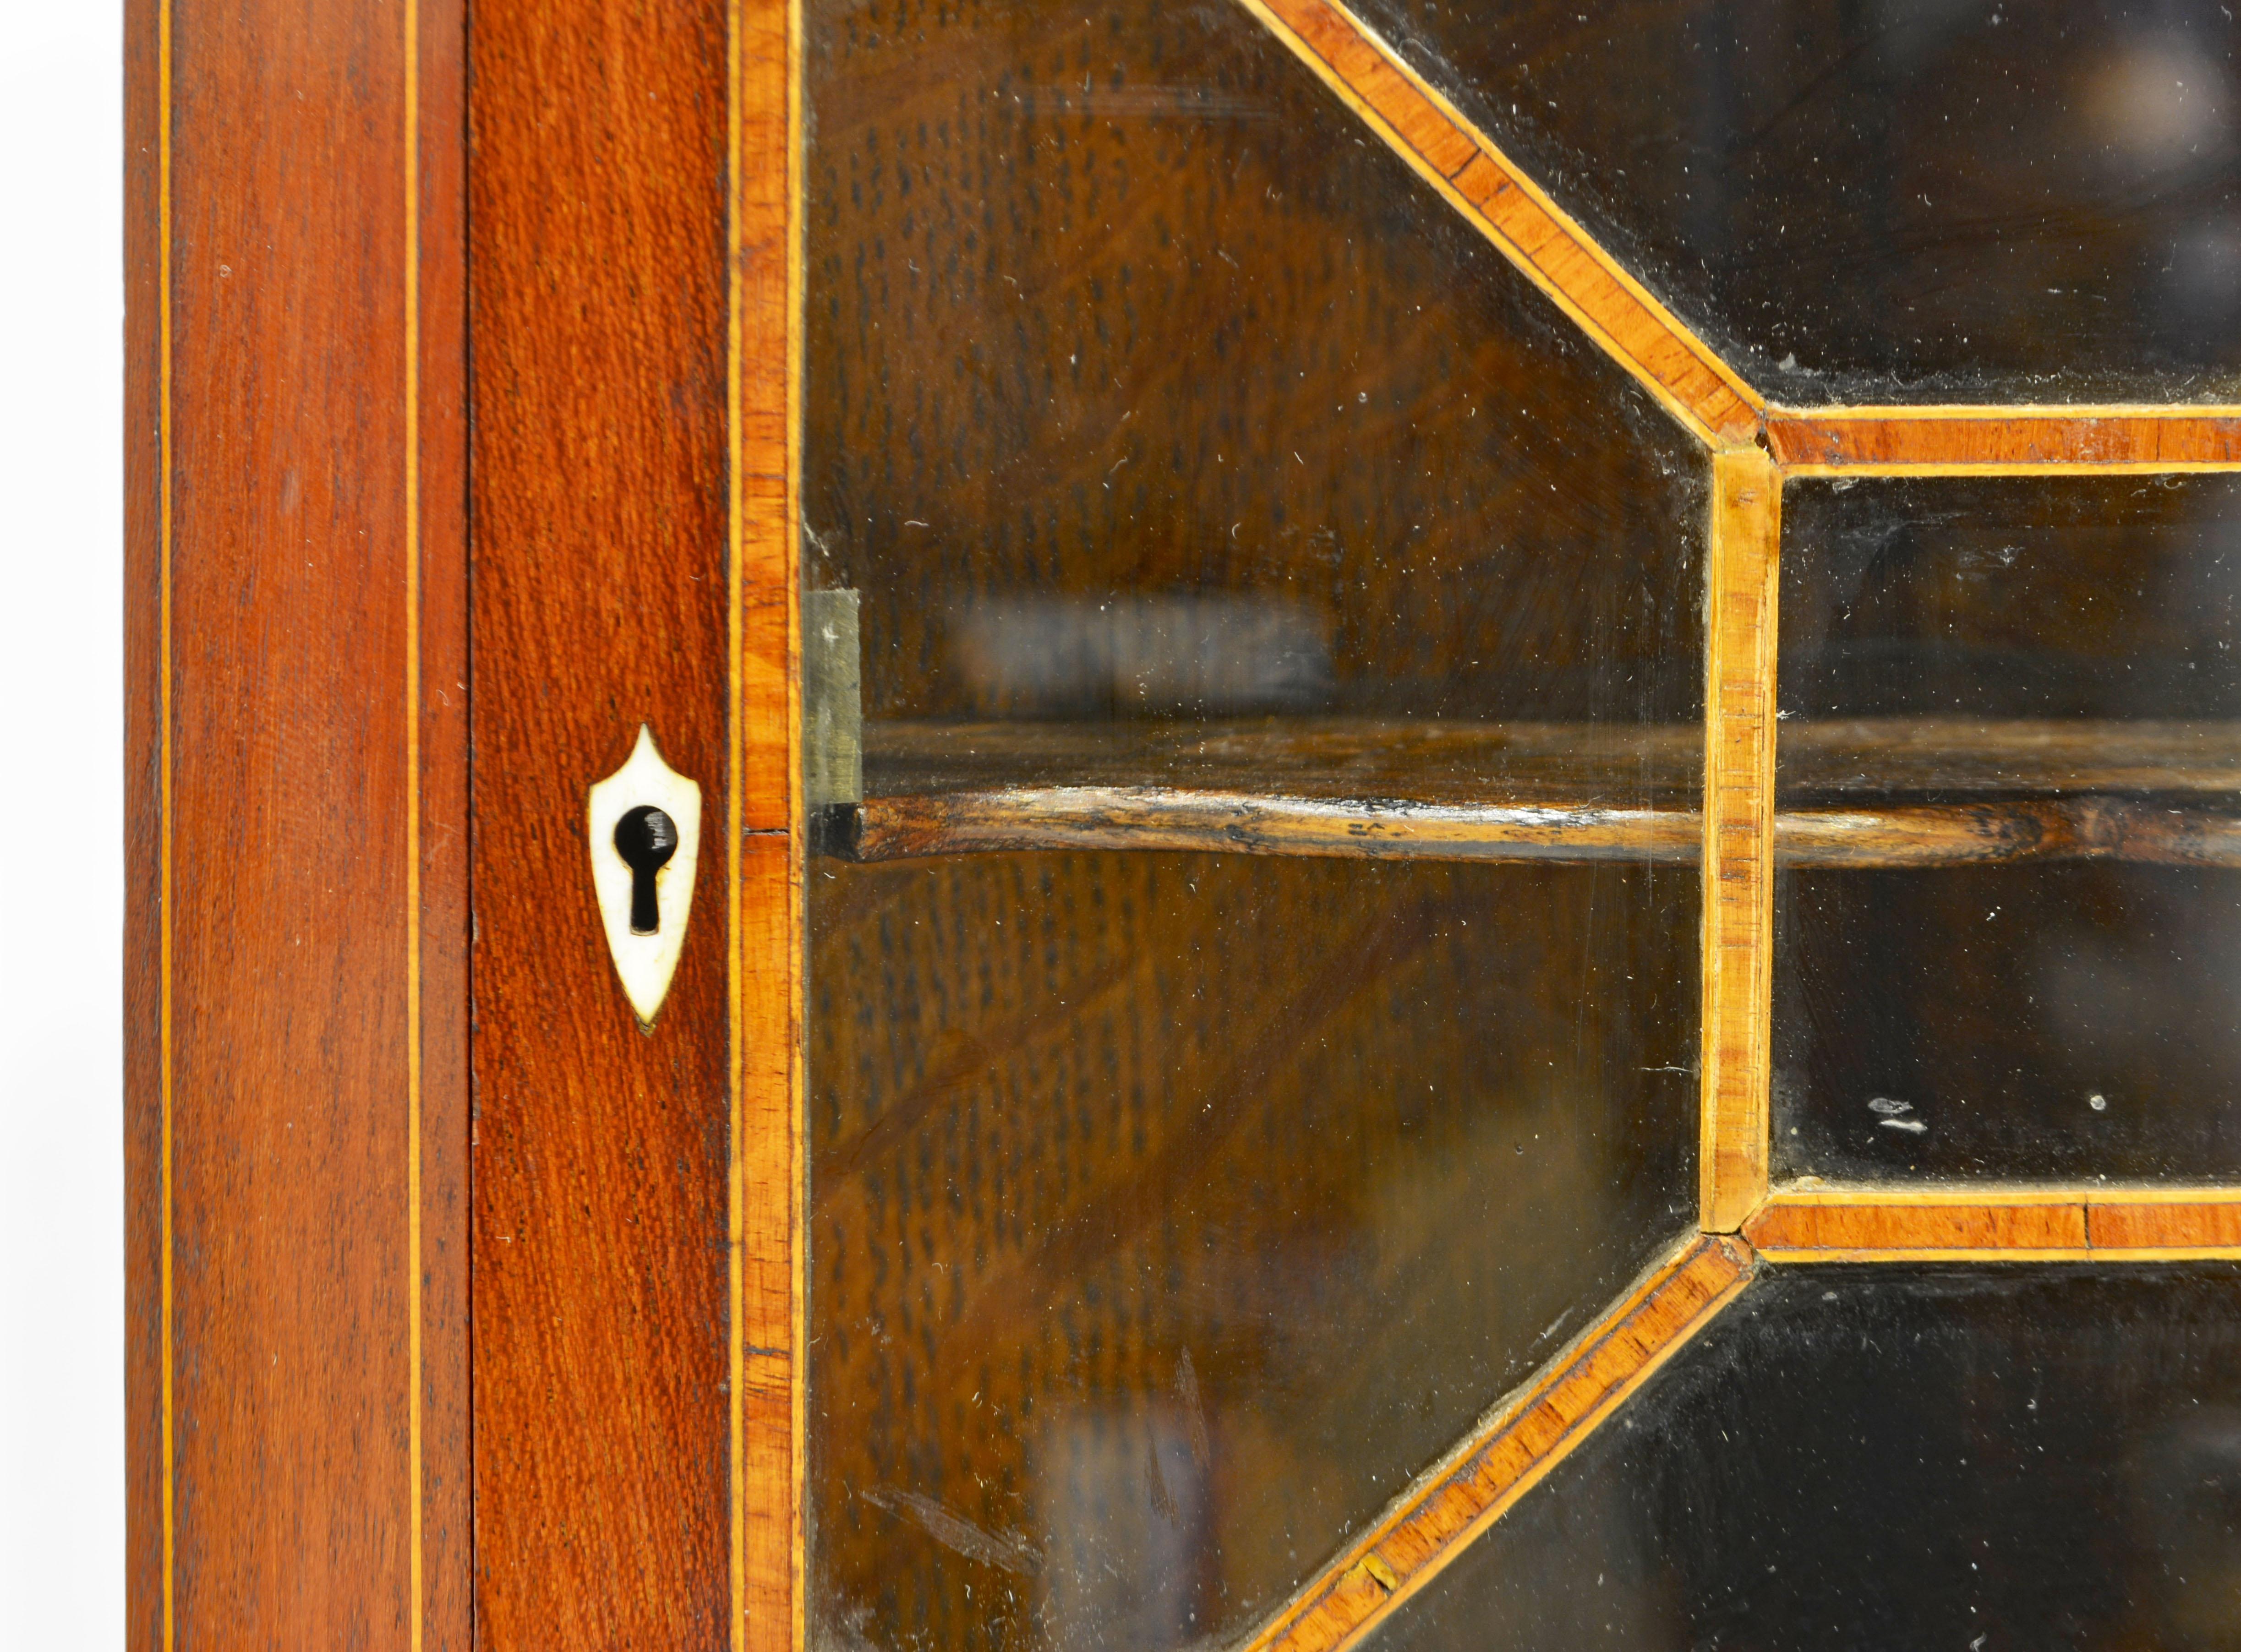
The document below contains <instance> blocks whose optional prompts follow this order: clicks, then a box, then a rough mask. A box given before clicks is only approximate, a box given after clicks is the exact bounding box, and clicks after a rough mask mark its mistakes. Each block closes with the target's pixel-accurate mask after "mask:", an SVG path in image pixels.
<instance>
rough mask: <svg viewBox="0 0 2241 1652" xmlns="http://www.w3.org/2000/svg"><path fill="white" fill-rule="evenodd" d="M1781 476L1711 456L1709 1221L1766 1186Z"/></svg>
mask: <svg viewBox="0 0 2241 1652" xmlns="http://www.w3.org/2000/svg"><path fill="white" fill-rule="evenodd" d="M1781 533H1782V487H1781V482H1780V479H1779V478H1778V477H1777V476H1776V473H1775V469H1774V466H1773V465H1772V464H1771V462H1769V460H1768V458H1767V457H1766V456H1765V455H1764V454H1763V453H1761V452H1760V451H1757V450H1756V448H1753V449H1748V450H1746V451H1743V452H1740V453H1721V454H1717V455H1716V456H1715V457H1714V458H1713V461H1712V565H1711V570H1710V575H1709V585H1710V591H1711V610H1712V612H1711V625H1710V632H1709V638H1708V639H1707V647H1706V651H1705V652H1706V657H1705V671H1704V676H1705V689H1704V699H1705V714H1706V728H1705V735H1704V744H1705V786H1704V799H1705V808H1704V872H1703V875H1704V953H1703V960H1704V961H1703V969H1704V1022H1703V1027H1704V1031H1703V1040H1704V1064H1703V1080H1702V1098H1703V1100H1702V1107H1703V1118H1702V1127H1701V1128H1702V1143H1703V1145H1702V1147H1701V1149H1700V1150H1699V1156H1698V1160H1697V1174H1698V1176H1699V1178H1700V1179H1701V1181H1702V1189H1703V1193H1702V1210H1703V1224H1704V1228H1705V1231H1706V1232H1708V1233H1732V1232H1734V1231H1735V1229H1736V1227H1738V1226H1740V1225H1741V1223H1742V1221H1743V1217H1744V1215H1745V1214H1748V1213H1749V1210H1750V1209H1751V1207H1753V1206H1755V1205H1756V1204H1757V1203H1758V1201H1759V1200H1760V1198H1761V1197H1762V1195H1763V1193H1764V1191H1765V1187H1766V1160H1767V1136H1766V1133H1767V1087H1768V1083H1769V1076H1768V1075H1769V1060H1770V1056H1769V1050H1770V1045H1769V1029H1768V1016H1769V986H1768V983H1769V967H1770V964H1771V954H1772V952H1773V930H1774V875H1773V874H1774V776H1775V769H1774V764H1775V707H1774V696H1775V676H1774V661H1775V654H1774V649H1775V618H1776V614H1775V610H1776V590H1777V585H1776V554H1777V546H1778V545H1779V542H1780V539H1781Z"/></svg>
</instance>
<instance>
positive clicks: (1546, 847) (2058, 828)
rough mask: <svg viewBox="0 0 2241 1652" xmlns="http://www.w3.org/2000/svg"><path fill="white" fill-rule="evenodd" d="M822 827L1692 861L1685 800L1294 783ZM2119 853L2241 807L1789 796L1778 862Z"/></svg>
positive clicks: (1695, 832) (1069, 790)
mask: <svg viewBox="0 0 2241 1652" xmlns="http://www.w3.org/2000/svg"><path fill="white" fill-rule="evenodd" d="M817 839H818V845H819V847H820V848H821V849H822V850H823V851H824V852H825V853H828V854H834V855H838V856H840V857H841V858H843V859H850V860H907V859H923V858H926V857H928V856H938V855H956V854H991V853H1013V852H1017V851H1020V850H1030V849H1133V850H1177V849H1180V850H1196V851H1200V852H1203V853H1231V854H1269V855H1314V856H1322V857H1335V858H1338V859H1354V860H1482V861H1512V862H1514V861H1522V860H1548V861H1562V862H1571V863H1578V862H1582V861H1591V860H1616V861H1629V860H1633V861H1668V862H1689V863H1693V862H1695V861H1696V860H1698V859H1701V858H1702V849H1703V817H1702V814H1701V813H1698V812H1697V811H1696V810H1693V809H1620V808H1610V807H1608V806H1602V805H1600V804H1595V803H1588V802H1571V803H1566V802H1559V801H1555V800H1553V799H1535V800H1531V801H1527V800H1522V799H1521V800H1518V801H1515V802H1488V803H1476V804H1442V803H1420V802H1416V801H1414V800H1412V799H1331V798H1300V797H1290V796H1285V795H1282V794H1266V793H1238V792H1197V791H1183V790H1180V789H1174V788H1168V787H1164V786H1014V787H1008V788H1005V789H1002V790H997V791H987V792H950V793H933V794H932V795H928V796H916V797H914V796H902V797H883V798H874V799H868V800H866V802H864V803H863V804H861V805H858V806H849V807H845V808H839V809H834V810H832V811H829V812H827V813H826V816H825V818H823V819H820V820H819V823H818V833H817ZM2067 860H2123V861H2131V862H2134V863H2137V864H2143V865H2149V866H2241V815H2237V814H2235V813H2231V812H2230V811H2225V810H2212V809H2204V808H2200V807H2181V806H2174V805H2173V804H2171V803H2170V802H2166V801H2145V802H2142V801H2128V800H2124V799H2111V798H2096V797H2084V798H2076V799H2052V800H2044V801H2029V800H2013V799H2001V800H1998V801H1987V802H1982V803H1966V804H1946V805H1939V804H1916V805H1900V806H1890V807H1883V808H1874V807H1867V806H1862V807H1859V808H1850V809H1793V810H1783V811H1781V812H1779V813H1776V815H1775V817H1774V864H1775V865H1776V866H1799V867H1846V866H1849V867H1870V866H1877V867H1889V866H2007V865H2013V864H2017V863H2019V862H2024V861H2067Z"/></svg>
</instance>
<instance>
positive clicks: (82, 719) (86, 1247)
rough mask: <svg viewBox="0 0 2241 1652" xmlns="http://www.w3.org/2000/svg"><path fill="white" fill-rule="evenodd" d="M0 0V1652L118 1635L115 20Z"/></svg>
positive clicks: (97, 1)
mask: <svg viewBox="0 0 2241 1652" xmlns="http://www.w3.org/2000/svg"><path fill="white" fill-rule="evenodd" d="M122 10H123V8H122V5H121V3H120V0H64V3H61V4H36V3H32V0H9V3H6V4H5V5H0V41H4V44H0V574H4V580H0V1647H5V1648H9V1649H17V1648H21V1649H23V1652H35V1649H36V1652H77V1649H79V1648H98V1649H100V1652H117V1649H119V1648H121V1647H123V1646H124V1107H123V1084H122V1067H123V1055H122V1049H123V1037H122V1028H121V1017H122V1013H123V1010H122V1002H123V993H122V985H121V983H122V975H123V961H122V960H123V946H122V934H121V928H122V925H123V922H124V687H123V675H124V578H123V567H122V559H123V539H124V505H123V490H124V462H123V458H122V450H123V444H124V406H123V398H124V274H123V269H124V266H123V256H124V254H123V231H122V218H123V211H124V181H123V177H124V133H123V126H124V93H123V86H124V24H123V21H122V18H121V16H120V13H121V11H122Z"/></svg>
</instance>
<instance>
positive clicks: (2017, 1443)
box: [1370, 1263, 2241, 1652]
mask: <svg viewBox="0 0 2241 1652" xmlns="http://www.w3.org/2000/svg"><path fill="white" fill-rule="evenodd" d="M2237 1599H2241V1273H2237V1270H2236V1269H2235V1268H2234V1267H2232V1266H2231V1264H2211V1263H2205V1264H2198V1265H2194V1266H2192V1267H2157V1268H2147V1267H2139V1268H2129V1267H2127V1268H2119V1267H2099V1268H2096V1269H2091V1270H2088V1269H2082V1268H2081V1269H2070V1268H2064V1267H2007V1268H1982V1269H1959V1268H1954V1269H1932V1268H1917V1267H1903V1268H1900V1267H1872V1268H1863V1267H1836V1268H1794V1269H1793V1268H1783V1269H1779V1270H1776V1271H1774V1272H1772V1273H1770V1274H1765V1275H1763V1276H1762V1277H1761V1279H1760V1280H1759V1281H1757V1282H1756V1284H1754V1285H1753V1286H1752V1287H1750V1288H1749V1291H1748V1292H1747V1293H1746V1294H1744V1296H1743V1299H1742V1300H1741V1301H1739V1302H1737V1303H1736V1305H1735V1306H1734V1307H1732V1308H1729V1310H1728V1311H1727V1312H1726V1313H1725V1314H1723V1316H1722V1317H1721V1318H1720V1319H1718V1320H1716V1321H1714V1323H1713V1324H1712V1326H1711V1327H1710V1328H1709V1329H1708V1330H1707V1331H1706V1332H1705V1333H1704V1334H1703V1335H1702V1338H1701V1339H1700V1340H1699V1341H1696V1342H1695V1343H1693V1344H1691V1345H1690V1346H1689V1348H1686V1349H1684V1350H1683V1351H1682V1353H1681V1354H1680V1355H1679V1356H1678V1357H1677V1358H1676V1361H1674V1363H1673V1364H1671V1365H1670V1366H1668V1367H1667V1368H1665V1370H1664V1371H1663V1372H1662V1373H1661V1374H1659V1375H1658V1376H1656V1377H1655V1378H1653V1379H1652V1381H1651V1382H1650V1384H1649V1387H1648V1388H1645V1389H1644V1390H1643V1391H1642V1394H1641V1395H1638V1396H1637V1397H1636V1399H1635V1400H1634V1401H1632V1402H1631V1404H1630V1406H1629V1409H1628V1410H1627V1411H1626V1412H1624V1413H1622V1415H1621V1417H1620V1419H1619V1420H1617V1421H1614V1422H1612V1423H1610V1424H1609V1425H1606V1426H1605V1427H1604V1428H1602V1430H1600V1431H1599V1432H1598V1433H1596V1434H1595V1435H1592V1436H1590V1437H1589V1440H1588V1441H1586V1443H1585V1444H1584V1445H1582V1447H1581V1448H1579V1449H1578V1450H1577V1451H1576V1452H1575V1454H1574V1455H1572V1456H1571V1457H1569V1459H1567V1460H1566V1461H1564V1462H1563V1463H1562V1464H1561V1465H1560V1466H1559V1467H1558V1468H1557V1469H1556V1470H1555V1473H1554V1474H1552V1475H1550V1476H1549V1480H1548V1481H1546V1482H1545V1483H1543V1484H1542V1486H1540V1487H1539V1488H1536V1489H1535V1490H1534V1491H1532V1492H1529V1493H1528V1494H1527V1495H1526V1496H1525V1497H1524V1499H1523V1500H1522V1501H1521V1502H1519V1503H1518V1504H1517V1505H1516V1506H1515V1508H1512V1509H1511V1510H1510V1511H1509V1513H1508V1514H1507V1515H1504V1516H1503V1517H1502V1520H1501V1521H1499V1522H1497V1523H1496V1524H1495V1526H1493V1527H1492V1528H1489V1529H1488V1531H1487V1532H1486V1533H1485V1534H1484V1535H1482V1537H1480V1539H1479V1540H1478V1541H1477V1542H1475V1543H1474V1544H1472V1545H1471V1546H1470V1547H1469V1548H1466V1549H1465V1550H1464V1551H1463V1552H1462V1555H1461V1556H1460V1557H1459V1558H1458V1559H1457V1560H1456V1561H1455V1563H1454V1564H1453V1565H1452V1566H1450V1567H1449V1568H1448V1569H1447V1570H1446V1571H1445V1572H1443V1573H1442V1574H1441V1575H1439V1576H1438V1577H1437V1578H1435V1580H1434V1581H1433V1582H1432V1583H1431V1584H1430V1585H1429V1586H1428V1588H1426V1589H1425V1590H1424V1592H1423V1593H1422V1595H1418V1596H1417V1597H1415V1599H1414V1600H1412V1601H1410V1602H1408V1603H1407V1604H1405V1605H1404V1606H1402V1607H1401V1609H1400V1610H1399V1611H1398V1612H1397V1613H1396V1614H1395V1616H1394V1618H1393V1619H1392V1620H1391V1621H1390V1622H1389V1624H1388V1627H1387V1628H1386V1629H1383V1630H1382V1631H1381V1632H1380V1633H1379V1634H1377V1635H1375V1636H1374V1637H1373V1639H1372V1641H1371V1642H1370V1644H1371V1645H1373V1646H1375V1647H1376V1648H1377V1649H1379V1652H1402V1649H1408V1652H1451V1649H1452V1652H1463V1649H1469V1652H1494V1649H1510V1648H1516V1649H1525V1648H1533V1649H1550V1652H1554V1649H1559V1648H1562V1649H1567V1652H1571V1649H1578V1648H1582V1647H1602V1646H1609V1647H1628V1648H1635V1649H1649V1652H1656V1649H1662V1648H1673V1649H1676V1652H1677V1649H1684V1648H1686V1649H1696V1648H1705V1647H1726V1646H1736V1647H1756V1648H1764V1649H1768V1652H1778V1649H1793V1648H1795V1649H1807V1648H1826V1647H1890V1648H1907V1649H1912V1648H1935V1647H1956V1648H1968V1647H1975V1648H1977V1649H1978V1652H1990V1649H1991V1648H1995V1647H2057V1646H2063V1647H2067V1646H2094V1647H2156V1648H2159V1649H2164V1652H2224V1649H2230V1648H2231V1647H2233V1646H2234V1645H2235V1644H2237V1623H2241V1619H2237V1617H2236V1615H2235V1611H2234V1602H2235V1601H2236V1600H2237Z"/></svg>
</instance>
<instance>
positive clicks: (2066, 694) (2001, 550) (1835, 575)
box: [1775, 476, 2241, 1180]
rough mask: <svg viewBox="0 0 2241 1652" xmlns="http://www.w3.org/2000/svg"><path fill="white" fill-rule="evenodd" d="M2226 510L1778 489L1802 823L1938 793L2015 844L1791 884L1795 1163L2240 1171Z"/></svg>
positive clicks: (1784, 979)
mask: <svg viewBox="0 0 2241 1652" xmlns="http://www.w3.org/2000/svg"><path fill="white" fill-rule="evenodd" d="M2237 506H2241V484H2237V482H2236V481H2235V480H2233V479H2232V478H2224V477H2212V476H2204V477H2183V478H2139V477H2125V478H2030V479H2010V480H1969V481H1958V480H1937V481H1927V480H1925V481H1903V482H1901V481H1883V482H1863V483H1859V484H1856V485H1850V486H1845V485H1835V484H1824V483H1810V482H1805V483H1794V484H1792V485H1790V487H1789V490H1788V492H1787V494H1786V497H1785V503H1784V512H1785V520H1784V541H1783V596H1782V602H1783V607H1782V617H1781V624H1782V666H1781V690H1780V698H1781V710H1782V715H1783V719H1784V720H1783V723H1782V725H1781V732H1780V735H1779V746H1780V764H1779V770H1778V776H1779V782H1780V789H1781V796H1782V806H1783V810H1784V812H1785V818H1786V819H1791V820H1796V819H1799V818H1801V817H1802V816H1803V814H1805V813H1810V812H1812V811H1816V810H1820V811H1831V810H1834V811H1848V812H1854V813H1857V812H1862V811H1878V812H1883V813H1885V815H1886V818H1887V819H1890V820H1893V821H1897V820H1901V819H1903V817H1904V816H1905V815H1906V814H1907V813H1908V812H1909V811H1910V810H1912V811H1923V810H1929V811H1935V810H1937V809H1940V808H1943V809H1947V810H1954V811H1960V812H1962V813H1963V814H1964V816H1965V818H1966V819H1968V820H1969V821H1970V822H1971V823H1972V824H1973V825H1974V826H1977V827H1980V828H1983V833H1982V840H1983V842H1990V841H1991V840H1992V839H1993V838H1994V837H1995V836H1997V843H1998V847H1997V850H1993V849H1989V848H1983V847H1982V846H1979V847H1978V848H1975V849H1972V850H1970V853H1982V854H1983V855H1984V856H1986V857H1987V858H1988V860H1989V862H1990V863H1978V864H1946V865H1927V866H1924V865H1915V866H1889V865H1885V866H1845V867H1831V866H1808V865H1800V866H1794V867H1792V868H1791V869H1790V870H1788V871H1786V872H1783V873H1781V874H1780V876H1779V877H1778V879H1777V883H1776V925H1777V951H1776V969H1775V1040H1776V1044H1775V1113H1776V1120H1775V1166H1776V1173H1777V1174H1782V1175H1793V1176H1794V1175H1802V1174H1813V1175H1820V1176H1823V1177H1827V1178H1830V1179H1873V1178H1876V1177H1881V1176H1902V1175H1924V1176H1947V1177H1970V1176H1981V1177H2064V1178H2069V1177H2084V1176H2093V1177H2100V1178H2110V1179H2115V1180H2127V1179H2144V1178H2151V1179H2157V1180H2215V1179H2218V1178H2219V1177H2230V1176H2231V1175H2234V1174H2241V987H2237V983H2241V971H2238V970H2237V967H2236V966H2237V965H2241V833H2237V832H2236V830H2235V829H2234V825H2233V822H2234V820H2235V818H2236V811H2237V806H2241V799H2237V796H2236V793H2237V792H2241V655H2237V653H2236V652H2235V644H2236V641H2237V638H2241V631H2237V625H2236V619H2237V602H2241V532H2237V530H2236V528H2235V526H2234V524H2235V523H2236V522H2237V521H2241V514H2237V508H2236V507H2237ZM1886 836H1887V839H1888V840H1889V842H1890V844H1892V845H1895V846H1897V847H1899V848H1902V849H1903V847H1904V846H1905V841H1906V839H1905V835H1904V833H1901V832H1899V831H1897V830H1896V829H1895V828H1894V829H1893V830H1892V831H1890V832H1889V833H1887V834H1886Z"/></svg>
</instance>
